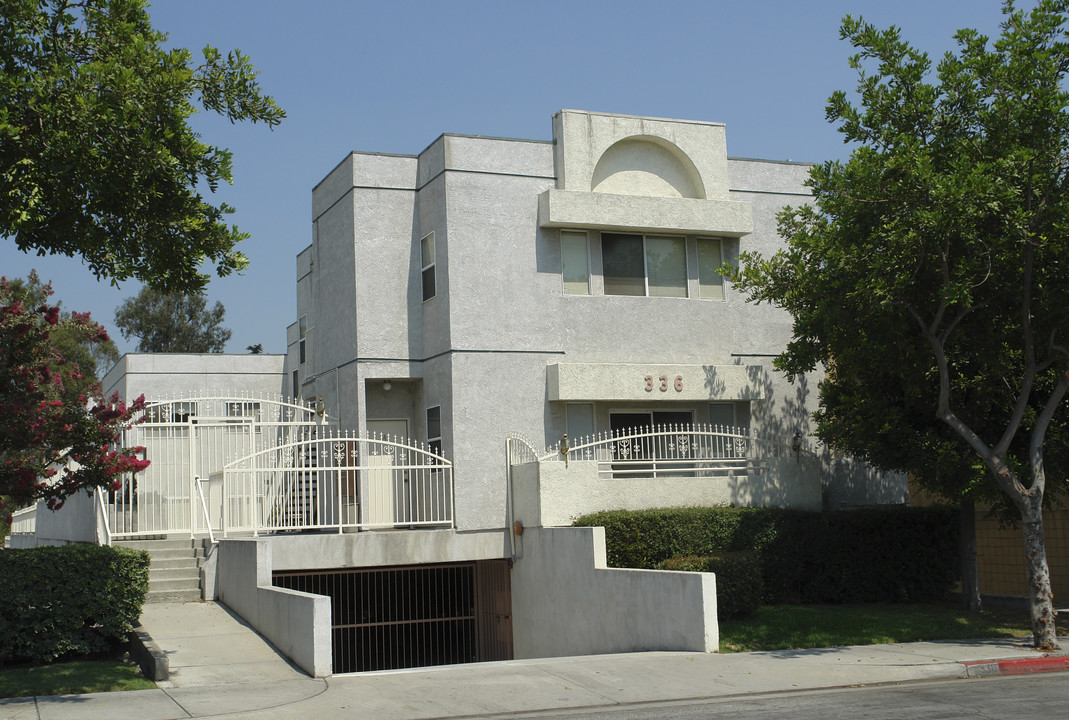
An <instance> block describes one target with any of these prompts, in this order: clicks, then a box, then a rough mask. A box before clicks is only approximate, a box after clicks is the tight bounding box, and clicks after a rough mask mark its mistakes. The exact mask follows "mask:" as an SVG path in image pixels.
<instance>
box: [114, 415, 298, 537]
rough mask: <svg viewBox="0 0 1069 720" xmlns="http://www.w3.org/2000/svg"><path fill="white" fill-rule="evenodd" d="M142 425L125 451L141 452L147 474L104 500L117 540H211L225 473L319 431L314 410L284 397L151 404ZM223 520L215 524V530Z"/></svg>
mask: <svg viewBox="0 0 1069 720" xmlns="http://www.w3.org/2000/svg"><path fill="white" fill-rule="evenodd" d="M143 418H144V419H143V421H142V422H140V423H138V424H136V425H134V426H132V427H131V428H130V429H129V430H127V431H126V432H125V433H124V434H123V438H122V445H123V447H134V448H141V450H140V452H141V453H142V456H143V457H144V459H147V460H149V461H150V464H149V466H148V467H147V468H145V469H144V470H142V471H141V472H139V473H138V474H137V475H136V476H135V477H129V476H128V477H126V478H124V479H123V481H122V487H121V488H120V489H119V490H115V491H110V492H108V493H107V503H106V505H105V507H104V509H105V513H106V518H107V523H108V530H109V532H110V535H111V536H112V537H132V536H140V535H162V534H171V533H189V534H197V533H202V532H203V533H206V532H207V531H208V523H207V522H206V521H205V517H204V511H203V509H202V508H203V507H204V505H202V503H201V501H200V497H199V492H198V489H197V487H196V482H195V478H202V480H203V482H202V488H203V490H204V492H205V494H206V496H207V497H206V498H205V499H206V500H207V503H206V504H207V506H208V507H209V508H212V507H214V508H219V507H221V504H222V497H223V467H224V466H225V465H226V464H227V463H229V462H232V461H234V460H236V459H238V458H242V457H246V456H248V455H250V454H252V453H254V452H258V451H263V450H265V449H270V448H275V447H278V446H281V445H285V444H286V443H289V442H291V441H292V440H293V438H295V437H298V436H304V435H306V434H307V433H308V432H309V431H310V430H312V429H314V428H316V427H317V417H316V414H315V410H314V408H312V407H311V406H305V405H300V404H296V403H292V402H288V401H286V400H285V399H283V398H280V397H274V398H270V397H253V396H228V395H205V396H200V397H194V396H186V397H175V398H172V399H168V400H155V401H152V402H149V403H148V405H147V407H146V408H145V412H144V414H143ZM218 522H220V518H218V517H216V518H212V519H211V523H212V525H216V524H217V523H218Z"/></svg>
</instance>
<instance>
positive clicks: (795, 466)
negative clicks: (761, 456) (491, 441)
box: [513, 455, 821, 527]
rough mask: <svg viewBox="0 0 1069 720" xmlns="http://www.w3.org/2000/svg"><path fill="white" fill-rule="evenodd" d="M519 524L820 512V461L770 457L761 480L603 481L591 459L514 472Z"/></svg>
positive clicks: (805, 457)
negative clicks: (657, 512)
mask: <svg viewBox="0 0 1069 720" xmlns="http://www.w3.org/2000/svg"><path fill="white" fill-rule="evenodd" d="M513 488H514V493H515V498H516V501H517V502H516V519H517V520H520V521H521V522H522V523H523V524H524V525H525V526H529V525H535V526H539V525H540V526H545V527H557V526H567V525H571V524H572V522H573V521H574V520H575V519H576V518H577V517H579V516H581V515H587V514H589V513H593V512H599V511H601V510H647V509H650V508H662V507H711V506H715V505H733V506H738V507H789V508H794V509H798V510H820V509H821V481H820V461H819V459H818V458H816V457H813V456H811V455H802V456H799V457H797V458H794V457H791V458H770V459H769V460H768V470H767V471H765V472H764V473H762V474H760V475H753V476H736V477H708V478H690V477H657V478H646V477H628V478H602V477H599V476H598V464H597V462H595V461H592V460H572V461H570V462H569V463H568V465H567V466H566V465H565V464H564V463H563V462H545V463H541V464H537V463H530V464H528V465H523V466H519V467H518V468H513Z"/></svg>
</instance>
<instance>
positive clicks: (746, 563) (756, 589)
mask: <svg viewBox="0 0 1069 720" xmlns="http://www.w3.org/2000/svg"><path fill="white" fill-rule="evenodd" d="M657 567H658V568H659V569H661V570H686V571H690V572H711V573H716V609H717V616H718V617H719V618H720V619H721V620H727V619H731V618H743V617H749V616H751V615H753V614H754V613H755V612H757V608H758V606H759V605H760V604H761V597H762V595H763V594H764V583H763V582H762V580H761V565H760V563H759V562H758V560H757V554H756V553H752V552H734V553H724V554H723V555H707V556H704V557H695V556H693V555H689V556H685V557H674V558H668V559H667V560H665V561H663V562H661V563H658V565H657Z"/></svg>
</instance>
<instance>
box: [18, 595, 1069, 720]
mask: <svg viewBox="0 0 1069 720" xmlns="http://www.w3.org/2000/svg"><path fill="white" fill-rule="evenodd" d="M141 623H142V625H143V626H144V628H145V629H146V630H147V631H148V633H149V634H150V635H151V636H152V638H153V639H154V640H155V642H156V644H157V645H159V646H160V648H162V649H163V651H164V652H165V653H166V654H167V656H168V659H169V663H170V679H169V680H166V681H161V682H159V683H157V688H156V689H155V690H139V691H131V692H115V693H94V694H86V695H59V696H50V697H36V698H32V697H31V698H10V699H0V718H4V719H7V720H98V719H99V720H122V719H123V718H130V719H131V720H134V719H135V718H136V719H137V720H172V719H174V718H216V717H219V718H223V717H225V718H228V719H230V720H238V719H241V718H257V719H258V720H265V719H273V718H279V719H281V718H286V719H287V720H288V719H290V718H315V719H316V720H328V719H329V718H342V717H344V718H374V719H375V720H394V719H398V720H400V719H402V718H403V719H416V718H465V717H480V716H494V715H509V714H524V713H533V712H539V711H551V710H572V709H577V708H589V709H596V708H619V707H627V706H641V705H643V704H647V703H659V702H664V701H680V700H693V699H701V698H715V697H733V696H734V697H746V696H754V695H763V694H769V693H777V692H792V691H793V692H797V691H803V690H817V689H827V688H838V687H851V686H857V685H875V684H882V683H903V682H916V681H923V680H932V679H950V678H962V679H963V680H962V681H963V682H968V678H972V677H978V676H982V675H996V674H999V675H1005V674H1015V673H1025V672H1049V671H1056V670H1069V655H1062V654H1059V655H1045V654H1042V653H1038V652H1036V651H1035V650H1033V649H1032V648H1031V647H1030V645H1029V644H1028V642H1027V641H1026V640H1023V639H1019V640H1013V639H995V640H972V641H948V642H918V643H901V644H895V645H866V646H858V647H839V648H823V649H812V650H781V651H771V652H757V653H735V654H723V655H721V654H702V653H688V652H639V653H625V654H617V655H592V656H586V657H569V658H543V659H535V660H510V661H505V662H492V663H473V664H469V665H452V666H444V667H435V668H420V669H417V670H394V671H385V672H373V673H360V674H353V675H335V676H333V677H330V678H311V677H308V676H307V675H305V674H304V673H303V672H301V671H300V670H298V669H296V668H294V667H293V666H291V665H290V664H289V663H288V662H287V661H286V660H285V659H284V658H283V657H282V656H281V655H279V654H278V652H276V651H275V650H274V648H273V647H272V646H271V645H270V644H269V643H267V642H266V641H264V640H263V639H262V638H261V637H260V636H259V635H257V634H256V633H255V632H254V631H253V630H252V629H251V628H249V627H248V625H246V624H245V623H244V622H243V621H242V620H241V619H240V618H238V617H237V616H236V615H233V614H232V613H231V612H230V611H228V610H227V609H226V608H225V607H224V606H222V605H219V604H216V603H210V602H209V603H161V604H150V605H146V606H145V609H144V612H143V614H142V618H141Z"/></svg>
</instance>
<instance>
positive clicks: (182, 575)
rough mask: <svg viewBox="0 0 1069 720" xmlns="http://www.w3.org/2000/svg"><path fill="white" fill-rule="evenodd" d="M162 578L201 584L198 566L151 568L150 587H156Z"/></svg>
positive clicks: (149, 575)
mask: <svg viewBox="0 0 1069 720" xmlns="http://www.w3.org/2000/svg"><path fill="white" fill-rule="evenodd" d="M162 580H182V581H185V582H191V583H193V584H194V585H200V571H199V570H197V568H167V569H164V570H156V569H150V570H149V572H148V583H149V587H154V586H155V585H156V583H158V582H160V581H162Z"/></svg>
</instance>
